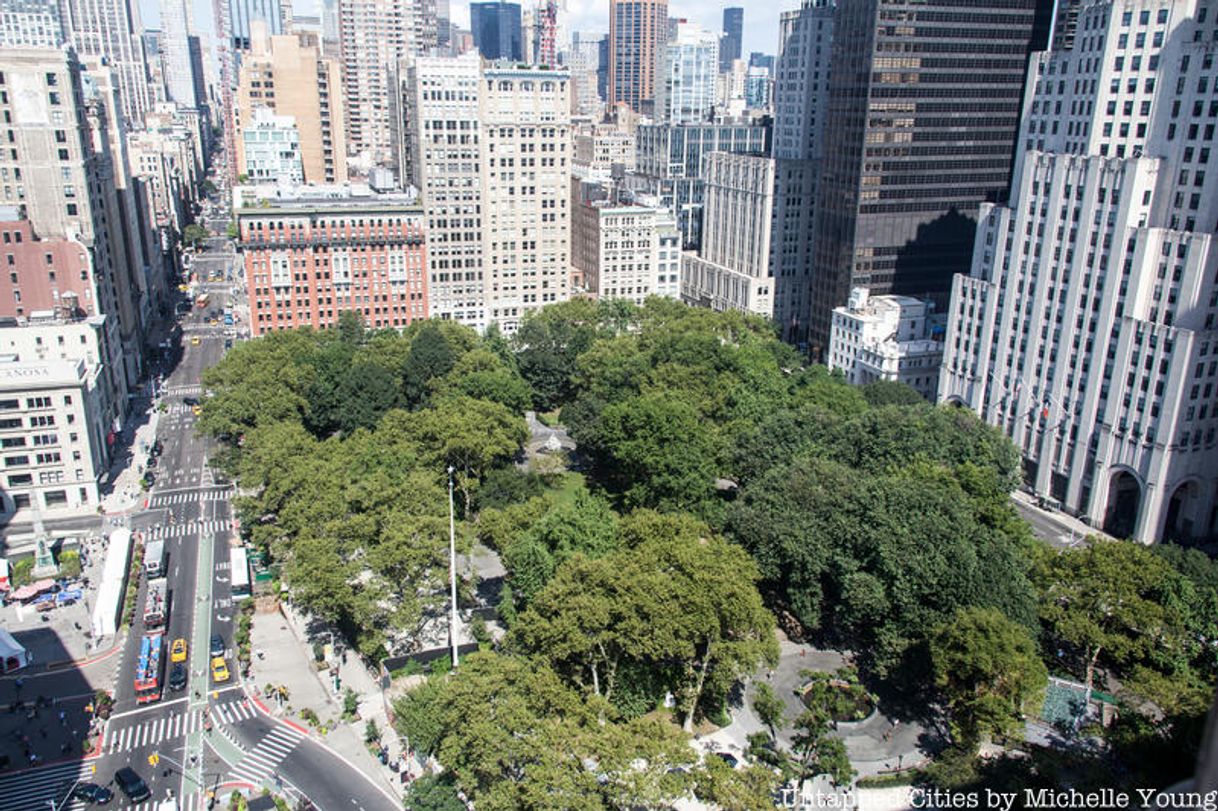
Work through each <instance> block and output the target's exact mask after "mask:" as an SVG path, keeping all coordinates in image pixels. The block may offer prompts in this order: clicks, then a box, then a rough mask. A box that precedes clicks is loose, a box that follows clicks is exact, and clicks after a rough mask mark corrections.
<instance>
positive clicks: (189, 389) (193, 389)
mask: <svg viewBox="0 0 1218 811" xmlns="http://www.w3.org/2000/svg"><path fill="white" fill-rule="evenodd" d="M165 393H166V394H179V395H181V394H202V393H203V387H202V386H170V387H169V388H167V389H165Z"/></svg>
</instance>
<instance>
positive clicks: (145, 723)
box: [102, 701, 257, 755]
mask: <svg viewBox="0 0 1218 811" xmlns="http://www.w3.org/2000/svg"><path fill="white" fill-rule="evenodd" d="M211 709H212V711H213V712H214V713H215V715H216V716H219V720H220V721H221V722H222V723H224V724H236V723H239V722H241V721H246V720H248V719H250V718H253V717H254V716H255V715H256V714H257V713H256V711H255V710H254V708H253V707H251V706H250V704H249V702H247V701H231V702H226V703H223V704H214V705H212V708H211ZM206 716H207V711H206V710H203V709H195V710H185V711H182V712H175V713H172V714H170V715H165V716H162V717H160V718H149V719H146V720H145V719H143V718H136V719H135V720H134V721H133V722H132V723H129V724H124V723H122V721H121V720H120V721H118V722H114V723H111V725H110V726H109V727H108V728H107V729H106V736H105V739H104V740H103V741H102V751H103V752H105V753H106V754H111V755H112V754H114V753H116V752H129V751H131V750H134V749H140V748H143V747H147V746H155V745H157V744H159V743H163V742H164V741H170V740H174V739H175V738H180V737H182V736H184V735H189V734H191V733H192V732H197V731H198V730H200V729H203V721H204V718H206Z"/></svg>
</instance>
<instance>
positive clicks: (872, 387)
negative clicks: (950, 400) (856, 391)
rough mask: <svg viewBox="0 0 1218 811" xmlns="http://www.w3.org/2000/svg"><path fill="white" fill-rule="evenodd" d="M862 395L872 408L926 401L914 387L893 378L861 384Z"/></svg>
mask: <svg viewBox="0 0 1218 811" xmlns="http://www.w3.org/2000/svg"><path fill="white" fill-rule="evenodd" d="M863 397H864V398H866V400H867V404H868V405H870V406H872V407H873V408H874V407H877V406H886V405H897V406H917V405H923V404H924V403H925V402H926V398H924V397H923V396H922V395H921V394H918V392H917V390H916V389H914V388H913V387H911V386H909V385H908V384H906V383H898V382H897V381H895V380H876V381H875V382H873V383H868V384H867V385H865V386H863Z"/></svg>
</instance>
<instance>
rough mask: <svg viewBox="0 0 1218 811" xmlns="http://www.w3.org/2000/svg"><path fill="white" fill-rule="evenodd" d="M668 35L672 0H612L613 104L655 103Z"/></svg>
mask: <svg viewBox="0 0 1218 811" xmlns="http://www.w3.org/2000/svg"><path fill="white" fill-rule="evenodd" d="M667 39H668V0H609V98H608V101H609V105H610V106H611V107H612V106H613V105H615V104H619V103H624V104H626V105H627V106H628V107H630V109H632V110H634V111H635V112H636V113H645V114H651V113H652V112H653V110H654V107H655V96H656V72H657V71H658V70H659V65H660V60H661V58H662V57H663V55H664V43H665V42H666V41H667Z"/></svg>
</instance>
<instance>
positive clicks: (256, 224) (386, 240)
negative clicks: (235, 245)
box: [237, 195, 427, 336]
mask: <svg viewBox="0 0 1218 811" xmlns="http://www.w3.org/2000/svg"><path fill="white" fill-rule="evenodd" d="M237 222H238V225H239V228H240V233H241V252H242V255H243V257H244V264H245V279H246V288H247V290H248V291H249V300H250V333H251V335H253V336H258V335H263V334H265V333H267V332H271V331H273V330H282V329H294V328H296V327H306V326H308V327H314V328H317V329H321V328H324V327H328V326H332V325H334V324H337V323H338V316H339V314H340V313H341V312H343V311H344V310H353V311H355V312H357V313H359V314H360V315H361V316H363V319H364V323H365V324H366V325H367V326H368V327H370V328H374V329H375V328H382V327H394V328H397V329H401V328H403V327H405V326H407V325H409V324H410V323H411V322H412V321H414V320H415V319H419V318H427V281H426V279H427V250H426V246H425V240H424V234H423V209H422V208H421V207H420V206H418V205H417V204H415V203H413V202H409V201H407V200H406V199H405V198H404V197H402V196H397V195H377V196H374V197H340V198H328V199H317V198H302V199H294V200H275V201H266V202H264V203H262V204H261V207H258V208H244V209H240V210H239V211H238V212H237Z"/></svg>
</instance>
